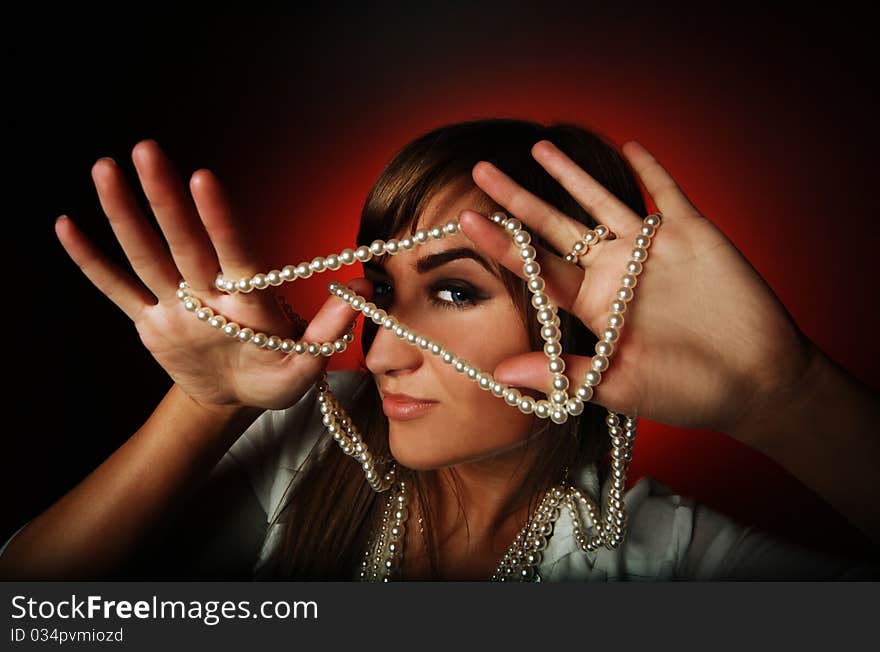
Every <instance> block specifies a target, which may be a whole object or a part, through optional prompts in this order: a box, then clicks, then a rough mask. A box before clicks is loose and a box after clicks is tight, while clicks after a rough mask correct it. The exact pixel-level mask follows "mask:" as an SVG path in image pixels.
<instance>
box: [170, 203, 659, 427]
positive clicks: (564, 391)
mask: <svg viewBox="0 0 880 652" xmlns="http://www.w3.org/2000/svg"><path fill="white" fill-rule="evenodd" d="M490 219H491V220H492V221H493V222H496V223H497V224H500V225H501V226H502V227H503V228H504V229H505V231H506V232H507V233H508V234H509V235H510V236H511V238H512V239H513V241H514V242H515V243H516V244H517V245H518V246H519V247H520V258H521V259H522V260H523V261H524V264H523V273H524V274H525V276H526V277H527V278H528V287H529V290H530V291H531V292H532V300H531V303H532V306H533V307H534V308H535V309H536V311H537V319H538V321H539V323H540V324H541V337H542V339H544V341H545V344H544V353H545V354H546V355H547V357H548V363H547V364H548V369H549V371H550V373H551V375H552V381H551V391H550V394H549V395H548V399H549V400H547V399H540V400H537V401H536V400H535V399H534V398H532V397H530V396H523V395H522V394H521V392H520V391H519V390H518V389H516V388H515V387H509V386H507V385H505V384H503V383H498V382H496V381H495V379H494V378H493V377H492V375H491V374H490V373H489V372H487V371H482V370H480V369H478V368H476V367H475V366H473V365H470V364H469V363H467V362H466V361H464V360H462V359H459V358H457V357H456V356H455V355H454V354H453V353H452V352H451V351H448V350H446V349H445V348H444V347H443V346H442V345H441V344H440V343H438V342H432V341H431V340H429V339H428V338H426V337H423V336H421V335H419V334H418V333H416V332H415V331H413V330H412V329H410V328H408V327H407V326H405V325H404V324H400V323H398V321H397V319H396V318H395V317H394V316H392V315H389V314H387V313H386V312H385V311H384V310H382V309H380V308H378V307H377V306H376V305H375V304H374V303H372V302H369V301H367V300H366V299H365V298H364V297H362V296H360V295H358V294H357V293H356V292H354V291H353V290H351V289H350V288H349V287H347V286H345V285H343V284H341V283H338V282H335V281H334V282H331V283H329V284H328V290H329V291H330V292H331V294H335V295H336V296H339V297H341V298H342V299H343V300H345V301H346V302H347V303H349V305H350V306H351V307H352V309H354V310H356V311H361V312H363V313H364V314H365V315H366V316H367V317H370V318H371V319H372V320H373V321H374V322H375V323H377V324H381V325H382V326H383V327H384V328H386V329H388V330H393V332H394V334H395V335H396V336H397V337H399V338H401V339H404V340H405V341H406V342H408V343H409V344H412V345H414V346H419V347H420V348H422V349H425V350H428V351H430V352H431V353H432V354H434V355H437V356H439V357H441V358H442V360H443V362H445V363H447V364H451V365H453V367H454V368H455V370H456V371H458V372H460V373H463V374H465V375H466V376H467V377H468V378H469V379H470V380H473V381H475V382H477V383H478V384H479V386H480V388H481V389H483V390H486V391H491V392H492V394H493V395H494V396H497V397H499V398H503V399H504V401H505V402H506V403H507V404H508V405H510V406H514V407H517V408H518V409H519V410H520V411H522V412H523V413H525V414H532V413H534V414H535V415H536V416H538V417H539V418H544V419H546V418H550V419H551V420H552V421H553V422H554V423H560V424H561V423H565V422H566V421H567V420H568V416H569V415H571V416H577V415H579V414H581V413H582V412H583V409H584V403H585V402H586V401H589V400H590V399H591V398H592V396H593V391H594V390H593V388H594V387H595V386H596V385H598V384H599V383H600V382H601V380H602V373H603V372H605V371H607V370H608V368H609V366H610V357H611V355H612V354H613V352H614V342H616V341H617V339H618V338H619V336H620V328H621V327H622V326H623V322H624V317H623V313H624V312H625V311H626V307H627V303H628V302H629V301H631V300H632V298H633V290H632V288H633V287H635V285H636V282H637V277H638V275H639V274H640V273H641V272H642V269H643V265H642V263H643V261H645V260H646V259H647V256H648V250H647V248H648V246H649V245H650V243H651V239H652V237H653V235H654V233H655V229H656V227H657V226H658V225H659V224H660V216H659V214H652V215H649V216H648V217H647V218H645V220H644V224H643V225H642V227H641V232H640V234H639V235H638V236H637V238H636V243H635V244H636V246H635V248H634V249H633V251H632V257H631V260H629V261H628V263H627V267H626V274H624V276H623V277H622V278H621V287H620V288H619V290H618V292H617V296H616V298H615V299H614V301H612V303H611V311H612V314H611V315H610V317H609V318H608V323H607V327H606V328H605V329H604V330H603V332H602V339H601V340H600V341H598V342H597V343H596V347H595V348H596V355H594V356H593V357H592V359H591V369H590V370H589V371H588V372H587V373H586V374H585V376H584V381H583V384H582V385H580V386H579V387H578V388H577V389H576V390H575V394H574V396H572V395H570V394H569V392H568V389H569V380H568V378H567V377H566V376H565V373H564V371H565V361H564V360H563V359H562V346H561V344H560V338H561V333H560V331H559V324H560V320H559V316H558V314H557V306H556V305H555V304H554V303H553V302H552V301H550V298H549V296H548V295H547V294H546V293H545V292H544V280H543V279H542V278H541V276H540V271H541V267H540V265H539V264H538V262H537V260H536V259H535V257H536V254H537V252H536V250H535V248H534V247H533V246H531V244H530V242H531V236H530V235H529V233H528V232H527V231H526V230H524V229H523V228H522V224H521V223H520V222H519V220H517V219H515V218H510V217H508V216H507V215H505V214H504V213H501V212H497V213H494V214H493V215H492V216H491V218H490ZM600 226H601V225H600ZM459 230H460V227H459V224H458V222H454V221H452V222H448V223H447V224H446V225H445V226H444V227H442V228H441V227H433V228H431V229H427V230H426V229H420V230H418V231H417V232H416V233H415V234H414V235H413V236H412V237H410V236H407V237H405V238H402V239H400V240H389V241H388V242H384V241H382V240H376V241H374V242H373V243H372V244H371V245H370V247H366V248H364V247H359V248H358V249H357V250H344V251H343V252H342V253H341V254H339V255H336V254H331V255H330V256H328V257H327V258H321V257H318V258H315V259H313V260H312V262H311V263H308V264H306V263H300V265H297V266H295V267H293V266H287V267H285V268H284V269H283V270H280V271H279V270H272V271H271V272H269V273H268V274H265V275H263V274H257V275H255V276H254V277H247V278H243V279H239V281H237V282H231V281H229V280H226V279H224V278H223V277H222V276H218V277H217V281H216V285H217V287H218V288H222V289H223V290H224V291H226V292H229V293H235V292H250V291H251V290H253V289H265V287H268V285H278V284H280V283H283V282H284V281H285V280H295V279H296V278H308V277H309V276H311V274H312V273H314V272H323V271H324V270H326V269H334V268H338V267H337V264H339V265H341V264H347V263H348V262H349V261H352V258H353V261H352V262H354V261H357V260H362V259H364V258H367V256H369V257H370V258H371V257H372V256H374V255H384V254H386V253H387V254H391V255H395V254H396V253H399V252H401V251H405V250H409V249H412V248H414V247H415V246H417V245H419V244H424V243H425V242H428V241H429V240H430V239H440V238H443V237H445V236H447V235H452V234H455V233H458V232H459ZM348 252H351V253H350V255H349V253H348ZM291 269H292V270H293V271H292V272H291ZM297 270H299V271H297ZM276 272H277V273H276ZM291 274H293V276H292V277H291ZM178 296H179V297H180V298H181V300H182V301H184V303H185V305H186V307H187V309H188V310H191V311H193V310H194V311H197V316H200V318H204V319H207V320H208V321H209V323H211V325H212V326H215V328H222V329H223V331H224V332H225V333H226V334H227V335H230V336H235V337H238V339H239V340H240V341H242V342H252V343H254V344H255V345H256V346H259V347H266V348H270V349H272V350H274V349H278V350H281V351H282V352H285V353H289V352H291V351H293V352H296V353H300V352H309V353H311V354H312V355H326V356H329V355H332V354H333V353H334V352H339V351H340V350H344V348H345V345H346V344H347V342H348V341H351V338H353V334H351V333H347V334H346V336H344V337H343V340H344V342H339V341H337V342H334V343H329V342H325V343H323V344H319V343H314V342H313V343H308V344H307V343H304V342H293V341H292V340H285V339H282V338H280V337H278V336H274V335H270V336H267V335H265V334H264V333H254V332H253V331H252V330H251V329H249V328H240V327H239V326H238V325H237V324H234V323H227V322H226V320H225V318H223V317H222V316H220V315H214V314H213V312H212V311H211V309H210V308H202V307H201V303H200V302H199V300H198V299H197V298H195V297H192V296H190V294H189V291H188V289H187V287H186V285H185V281H183V282H181V289H180V290H179V291H178ZM221 324H222V325H221ZM353 328H354V324H352V330H353Z"/></svg>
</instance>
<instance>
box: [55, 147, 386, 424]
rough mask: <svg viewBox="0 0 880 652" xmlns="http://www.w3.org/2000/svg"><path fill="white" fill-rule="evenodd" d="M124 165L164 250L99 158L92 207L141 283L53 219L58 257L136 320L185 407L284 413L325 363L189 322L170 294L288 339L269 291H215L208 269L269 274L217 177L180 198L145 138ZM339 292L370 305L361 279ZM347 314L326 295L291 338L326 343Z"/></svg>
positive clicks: (118, 176)
mask: <svg viewBox="0 0 880 652" xmlns="http://www.w3.org/2000/svg"><path fill="white" fill-rule="evenodd" d="M132 159H133V161H134V164H135V168H136V170H137V174H138V177H139V179H140V182H141V185H142V187H143V190H144V193H145V195H146V197H147V199H148V200H149V203H150V206H151V208H152V210H153V213H154V214H155V216H156V220H157V222H158V223H159V226H160V228H161V230H162V233H163V234H164V236H165V239H166V240H167V242H168V247H166V246H165V245H164V243H163V242H162V239H161V237H160V235H159V234H158V233H157V232H156V230H155V229H153V228H152V227H151V226H150V224H149V222H148V220H147V219H146V217H145V216H144V215H143V213H142V211H141V210H140V208H139V207H138V204H137V201H136V198H135V195H134V193H133V192H132V190H131V188H130V187H129V185H128V183H127V182H126V180H125V178H124V176H123V174H122V171H121V170H120V169H119V168H118V167H117V166H116V164H115V163H114V162H113V161H112V160H111V159H100V160H98V161H97V162H96V163H95V165H94V166H93V167H92V178H93V180H94V183H95V187H96V189H97V191H98V196H99V198H100V201H101V206H102V208H103V209H104V212H105V213H106V214H107V218H108V219H109V221H110V225H111V227H112V228H113V232H114V234H115V235H116V238H117V239H118V240H119V243H120V244H121V245H122V248H123V250H124V252H125V254H126V256H127V257H128V260H129V262H130V263H131V266H132V268H133V269H134V272H135V274H136V275H137V277H138V278H139V279H140V280H138V278H135V277H133V276H132V275H131V274H129V273H127V272H125V271H123V270H122V269H120V268H119V267H118V266H117V265H116V264H114V263H113V262H112V261H111V260H110V259H109V258H108V257H107V256H106V255H105V254H104V253H103V252H101V251H100V250H98V249H97V248H96V247H95V246H94V245H93V244H92V243H91V242H90V241H89V240H88V238H87V237H86V236H85V235H84V234H83V233H82V232H81V231H80V230H79V229H78V228H77V227H76V226H75V225H74V223H73V222H72V221H71V220H70V219H68V218H67V217H66V216H62V218H61V219H59V220H58V221H57V223H56V226H55V231H56V233H57V235H58V238H59V240H60V241H61V244H62V246H63V247H64V249H65V251H67V253H68V254H69V255H70V257H71V258H72V259H73V261H74V262H75V263H76V264H77V265H78V266H79V267H80V269H81V270H82V271H83V273H84V274H85V275H86V276H87V277H88V278H89V280H91V281H92V283H94V285H95V286H96V287H97V288H98V289H99V290H100V291H101V292H102V293H104V294H105V295H106V296H107V297H108V298H109V299H110V300H111V301H113V303H115V304H116V305H117V306H118V307H119V308H120V309H121V310H122V311H123V312H124V313H125V314H126V315H128V317H129V318H131V319H132V320H133V321H134V323H135V326H136V328H137V331H138V333H139V335H140V337H141V341H142V342H143V343H144V345H145V346H146V347H147V349H148V350H149V351H150V353H151V354H152V355H153V357H155V358H156V360H157V361H158V363H159V364H160V365H161V366H162V368H164V369H165V371H167V372H168V374H169V375H170V376H171V378H172V379H173V380H174V382H175V383H177V384H178V385H179V386H180V387H181V389H183V390H184V391H185V392H186V393H187V394H188V395H189V396H190V397H192V398H193V400H195V401H196V402H198V403H200V404H202V405H205V406H209V407H214V406H227V407H233V406H240V407H260V408H264V409H273V410H274V409H284V408H287V407H289V406H291V405H293V404H294V403H296V402H297V401H298V400H299V399H300V398H301V397H302V396H303V395H304V394H305V393H306V392H307V391H308V389H309V388H310V387H311V386H312V385H313V384H314V383H315V381H316V380H317V378H318V376H319V375H320V373H321V372H322V371H323V370H324V369H325V367H326V364H327V360H328V359H329V358H327V357H325V356H316V357H315V356H312V355H309V354H307V353H306V354H302V355H299V354H296V353H291V354H287V355H285V354H284V353H281V352H280V351H269V350H266V349H260V348H258V347H257V346H255V345H253V344H251V343H241V342H239V341H238V340H237V339H236V338H234V337H230V336H228V335H225V334H224V333H223V332H222V331H220V330H217V329H214V328H211V327H210V326H209V325H208V324H207V323H206V322H203V321H200V320H199V319H197V318H196V316H195V314H194V313H192V312H188V311H187V310H186V309H185V308H184V305H183V302H181V300H180V299H179V298H178V297H177V290H178V284H179V282H180V281H181V279H186V281H187V283H188V284H189V286H190V292H191V293H192V295H193V296H195V297H197V298H198V299H199V300H200V301H201V302H202V305H204V306H209V307H211V308H212V309H213V311H214V313H215V314H219V315H223V316H224V317H226V318H227V319H228V320H229V321H234V322H235V323H237V324H239V325H240V326H241V327H242V328H244V327H245V326H247V327H250V328H252V329H253V330H254V332H261V331H262V332H263V333H266V334H267V335H278V336H280V337H290V338H293V337H294V336H295V333H294V332H293V326H292V324H290V323H289V322H288V320H287V319H286V318H285V317H284V316H283V315H282V313H281V311H280V310H279V308H278V307H277V305H276V303H275V298H274V292H273V288H272V287H271V286H270V287H269V288H267V289H266V290H262V291H259V290H253V291H251V292H250V293H246V294H245V293H237V294H234V295H228V294H226V293H225V292H221V291H219V290H217V289H216V287H215V286H214V281H215V279H216V276H217V272H218V270H220V271H221V272H222V274H223V276H224V277H226V278H228V279H233V280H238V279H240V278H242V277H245V276H253V275H254V274H257V273H260V272H263V273H265V272H267V271H268V270H267V269H265V268H263V267H262V266H260V265H259V264H257V262H256V261H255V260H254V257H253V255H252V253H251V249H250V247H249V246H248V244H247V243H246V242H245V239H246V238H245V232H244V230H243V229H241V228H239V225H238V224H237V223H236V221H235V219H234V218H233V212H232V208H231V205H230V202H229V200H228V198H227V197H226V195H225V193H224V191H223V188H222V186H221V184H220V182H219V180H218V179H217V177H216V176H215V175H214V174H213V173H212V172H210V171H209V170H206V169H201V170H197V171H196V172H195V173H194V174H193V175H192V178H191V179H190V183H189V186H190V191H191V193H192V196H191V197H190V193H188V192H187V190H186V188H185V187H184V185H183V183H182V182H181V180H180V178H179V177H178V175H177V173H176V172H175V170H174V168H173V166H172V164H171V161H170V160H169V159H168V158H167V157H166V156H165V154H164V153H163V152H162V150H161V149H160V148H159V145H158V144H157V143H156V142H155V141H153V140H144V141H141V142H139V143H138V144H137V145H135V147H134V149H133V151H132ZM169 248H170V251H169ZM348 285H349V286H350V287H351V288H352V289H353V290H354V291H355V292H357V293H358V294H360V295H361V296H364V297H366V298H368V299H369V298H370V297H371V292H372V284H371V283H370V282H369V281H367V280H366V279H363V278H358V279H355V280H353V281H350V282H349V283H348ZM356 316H357V315H356V313H354V312H353V311H352V309H351V307H350V306H349V305H348V304H347V303H346V302H344V301H343V300H342V299H340V298H338V297H335V296H330V297H328V299H327V301H326V302H325V303H324V305H323V306H322V307H321V309H320V310H319V311H318V313H317V314H316V315H315V317H314V319H312V321H311V322H310V323H309V326H308V328H307V329H306V332H305V334H303V335H302V337H301V339H303V340H305V341H306V342H319V343H320V342H332V341H333V340H335V339H338V338H340V337H342V336H343V335H344V334H345V332H346V331H347V330H348V327H349V326H350V325H351V323H352V322H353V321H354V319H355V317H356Z"/></svg>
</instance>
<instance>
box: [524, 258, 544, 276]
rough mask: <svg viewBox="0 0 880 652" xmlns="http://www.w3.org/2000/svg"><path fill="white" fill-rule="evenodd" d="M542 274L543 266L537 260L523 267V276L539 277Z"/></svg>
mask: <svg viewBox="0 0 880 652" xmlns="http://www.w3.org/2000/svg"><path fill="white" fill-rule="evenodd" d="M540 273H541V265H540V264H539V263H538V261H537V260H531V261H529V262H527V263H526V264H525V265H523V274H525V275H526V276H528V277H532V276H537V275H538V274H540Z"/></svg>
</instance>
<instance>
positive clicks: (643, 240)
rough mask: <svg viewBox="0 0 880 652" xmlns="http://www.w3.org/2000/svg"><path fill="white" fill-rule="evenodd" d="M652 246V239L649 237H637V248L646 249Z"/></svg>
mask: <svg viewBox="0 0 880 652" xmlns="http://www.w3.org/2000/svg"><path fill="white" fill-rule="evenodd" d="M650 244H651V238H649V237H648V236H646V235H638V236H636V246H638V247H641V248H643V249H645V248H647V247H648V245H650Z"/></svg>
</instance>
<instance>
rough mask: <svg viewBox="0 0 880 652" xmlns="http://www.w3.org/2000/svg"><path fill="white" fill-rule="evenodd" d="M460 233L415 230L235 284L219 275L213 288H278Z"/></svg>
mask: <svg viewBox="0 0 880 652" xmlns="http://www.w3.org/2000/svg"><path fill="white" fill-rule="evenodd" d="M460 230H461V229H460V227H459V224H458V221H457V220H450V221H449V222H447V223H446V224H444V225H443V226H435V227H432V228H430V229H418V230H417V231H416V232H415V233H413V234H412V235H411V236H409V235H408V236H406V237H404V238H400V239H397V238H392V239H390V240H388V241H387V242H385V241H384V240H373V242H372V243H371V244H370V245H369V246H367V245H362V246H360V247H358V248H357V249H343V250H342V251H341V252H340V253H338V254H330V255H329V256H316V257H315V258H313V259H312V260H311V261H310V262H307V261H303V262H301V263H299V264H298V265H286V266H285V267H284V268H282V269H280V270H278V269H273V270H272V271H270V272H268V273H267V274H255V275H254V276H246V277H243V278H240V279H238V280H237V281H233V280H231V279H227V278H225V277H224V276H223V275H222V274H218V275H217V278H216V279H215V281H214V286H215V287H216V288H217V289H218V290H221V291H223V292H226V293H227V294H236V293H238V292H243V293H247V292H251V291H252V290H265V289H266V288H267V287H269V286H278V285H281V284H282V283H285V282H292V281H296V280H298V279H306V278H309V277H311V276H312V274H314V273H321V272H325V271H328V270H331V271H335V270H337V269H339V268H340V267H342V266H343V265H354V264H355V263H357V262H361V263H365V262H367V261H368V260H371V259H372V258H373V257H374V256H384V255H385V254H390V255H392V256H394V255H397V254H398V253H401V252H404V251H412V250H413V249H415V247H416V246H418V245H422V244H425V243H427V242H431V241H432V240H441V239H443V238H445V237H446V236H448V235H455V234H456V233H459V232H460Z"/></svg>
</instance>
